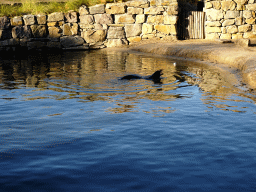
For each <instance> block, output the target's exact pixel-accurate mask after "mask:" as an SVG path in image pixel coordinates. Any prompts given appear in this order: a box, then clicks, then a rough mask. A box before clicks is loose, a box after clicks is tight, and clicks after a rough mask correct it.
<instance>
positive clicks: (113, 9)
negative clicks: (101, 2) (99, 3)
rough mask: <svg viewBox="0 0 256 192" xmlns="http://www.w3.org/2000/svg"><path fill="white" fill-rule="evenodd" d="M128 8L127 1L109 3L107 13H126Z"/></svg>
mask: <svg viewBox="0 0 256 192" xmlns="http://www.w3.org/2000/svg"><path fill="white" fill-rule="evenodd" d="M125 9H126V5H125V3H107V4H106V13H107V14H124V13H125Z"/></svg>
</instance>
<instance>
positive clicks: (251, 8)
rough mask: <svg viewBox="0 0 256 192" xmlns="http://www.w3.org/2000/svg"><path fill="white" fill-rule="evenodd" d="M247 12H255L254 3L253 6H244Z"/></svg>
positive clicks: (255, 5) (255, 4)
mask: <svg viewBox="0 0 256 192" xmlns="http://www.w3.org/2000/svg"><path fill="white" fill-rule="evenodd" d="M245 7H246V9H247V10H250V11H255V10H256V3H254V4H248V5H246V6H245Z"/></svg>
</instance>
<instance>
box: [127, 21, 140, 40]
mask: <svg viewBox="0 0 256 192" xmlns="http://www.w3.org/2000/svg"><path fill="white" fill-rule="evenodd" d="M125 33H126V37H135V36H139V35H140V34H141V33H142V24H126V25H125Z"/></svg>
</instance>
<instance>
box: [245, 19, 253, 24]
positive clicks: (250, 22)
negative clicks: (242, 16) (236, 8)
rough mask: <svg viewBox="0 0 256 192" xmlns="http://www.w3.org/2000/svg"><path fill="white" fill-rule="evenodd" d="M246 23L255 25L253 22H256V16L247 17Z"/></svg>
mask: <svg viewBox="0 0 256 192" xmlns="http://www.w3.org/2000/svg"><path fill="white" fill-rule="evenodd" d="M245 23H247V24H250V25H253V24H255V18H250V19H246V20H245Z"/></svg>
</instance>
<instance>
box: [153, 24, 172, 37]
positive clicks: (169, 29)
mask: <svg viewBox="0 0 256 192" xmlns="http://www.w3.org/2000/svg"><path fill="white" fill-rule="evenodd" d="M154 28H155V29H156V30H157V31H159V32H162V33H164V34H166V35H169V34H172V35H176V34H177V31H176V27H175V25H155V26H154Z"/></svg>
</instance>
